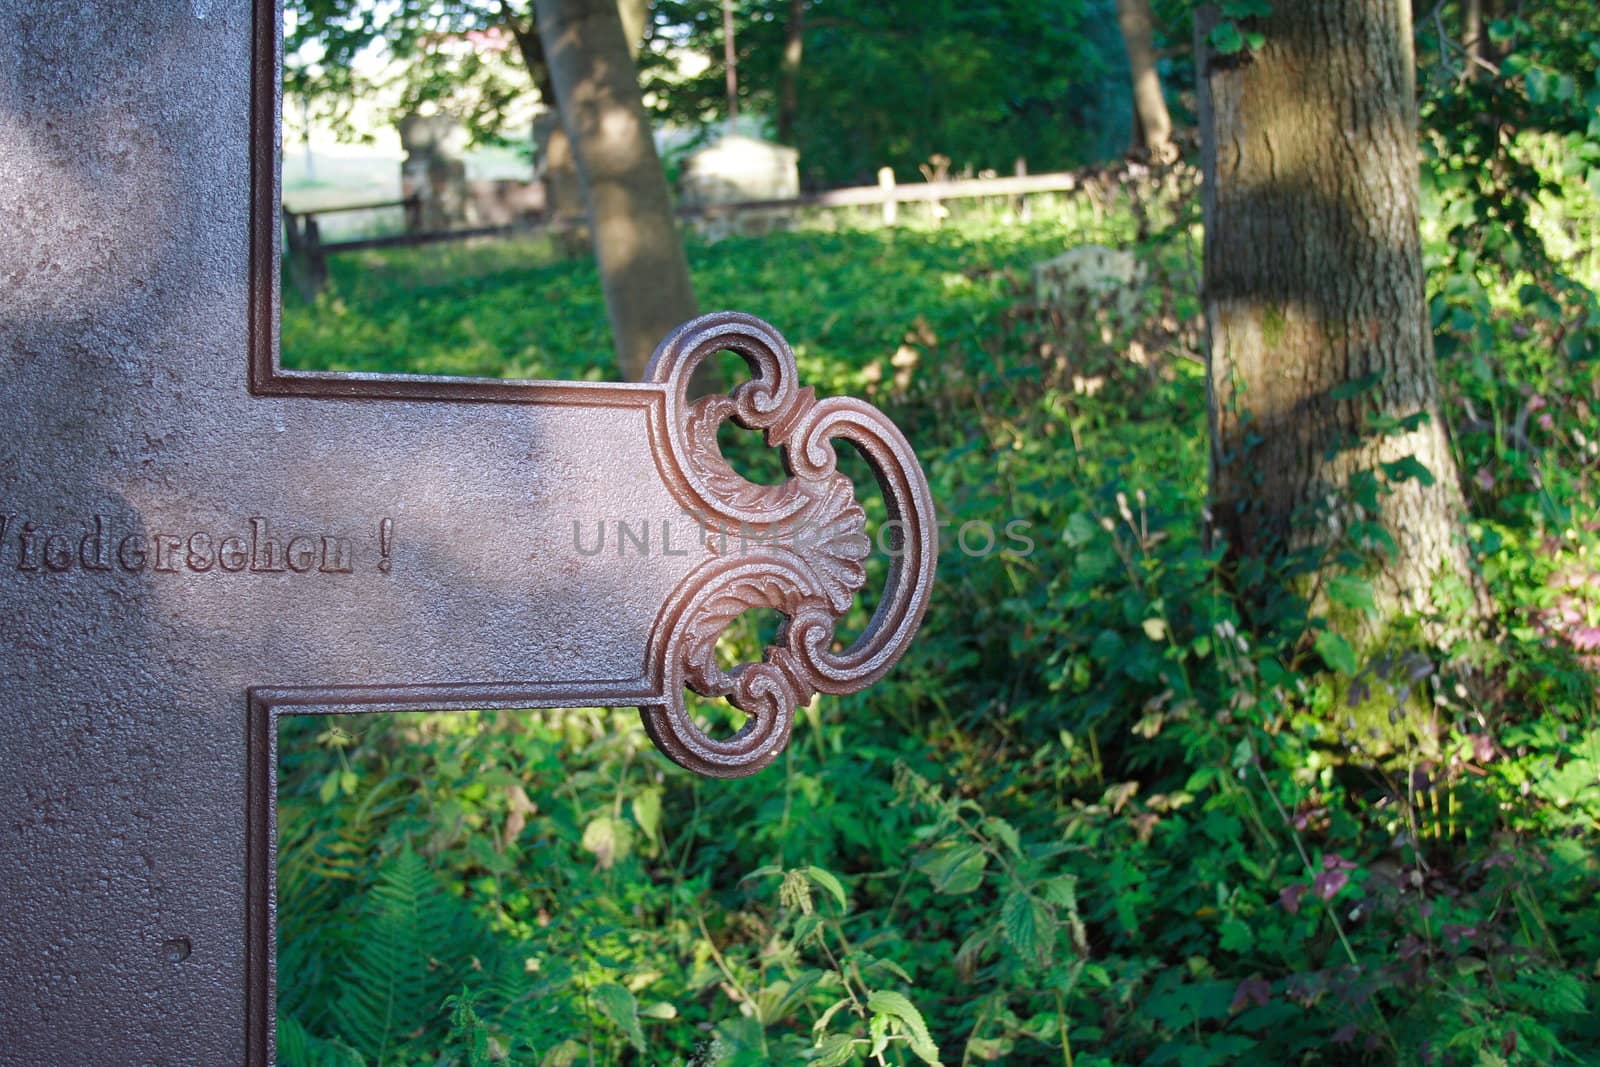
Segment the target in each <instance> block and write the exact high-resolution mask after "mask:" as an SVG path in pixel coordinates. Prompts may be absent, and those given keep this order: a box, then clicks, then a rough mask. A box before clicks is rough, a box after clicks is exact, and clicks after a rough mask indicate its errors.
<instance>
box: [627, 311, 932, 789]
mask: <svg viewBox="0 0 1600 1067" xmlns="http://www.w3.org/2000/svg"><path fill="white" fill-rule="evenodd" d="M722 350H728V351H732V352H735V353H737V354H738V355H740V356H741V357H743V358H744V360H745V362H746V364H748V366H749V368H750V372H751V378H750V380H749V381H746V382H744V383H743V384H742V385H740V386H739V387H738V388H737V389H735V390H734V391H733V392H732V393H731V394H730V395H726V396H708V397H702V398H701V399H699V400H696V401H694V402H692V403H691V402H690V401H689V400H688V398H687V393H686V390H687V386H688V382H689V377H690V375H691V374H693V372H694V369H695V368H696V367H697V366H698V365H699V364H700V363H701V362H702V361H703V360H705V359H707V358H709V357H710V356H711V355H713V354H714V353H716V352H719V351H722ZM647 378H648V380H649V381H651V382H655V383H658V384H660V385H662V386H664V387H665V389H666V412H665V414H666V418H665V420H664V431H665V436H666V444H667V451H668V452H669V453H670V456H671V459H672V462H673V463H674V464H675V467H676V469H675V470H673V471H672V472H670V473H669V481H670V482H671V483H673V484H674V485H675V487H676V488H677V489H678V490H679V491H680V492H681V493H682V494H683V495H684V497H685V498H686V501H685V502H686V503H687V504H688V505H689V507H690V508H691V510H693V511H695V512H697V513H698V515H699V516H700V517H701V518H702V521H703V522H704V524H705V527H706V530H707V546H708V548H710V549H711V551H712V553H713V556H712V558H711V559H709V560H707V561H706V562H705V563H703V564H702V565H701V566H699V567H698V568H696V569H695V570H694V571H693V572H692V573H691V574H690V575H689V576H688V578H687V579H685V581H684V583H683V585H682V587H681V588H680V589H679V590H678V591H677V592H676V594H675V595H674V596H673V597H672V598H671V599H669V600H668V602H667V604H666V605H665V606H664V607H663V609H662V612H661V614H660V616H659V617H658V618H657V620H656V624H655V628H654V630H653V632H652V635H651V640H650V650H649V663H650V664H651V667H652V669H653V670H654V671H655V672H656V674H657V677H656V681H658V682H659V683H660V686H661V690H660V691H661V692H662V693H663V694H664V696H663V702H662V703H661V704H659V705H652V706H646V707H643V708H641V709H640V714H641V715H642V717H643V719H644V724H645V729H646V731H648V733H649V735H650V737H651V739H652V740H653V741H654V742H655V743H656V745H657V747H659V748H660V749H661V750H662V751H663V752H664V753H666V754H667V755H668V756H669V757H670V758H671V759H673V760H674V761H676V762H677V763H679V764H681V765H683V766H684V767H687V768H689V769H690V770H694V771H697V772H699V773H701V774H705V775H709V776H712V777H719V778H732V777H740V776H743V775H747V774H753V773H755V772H756V771H758V770H760V769H761V768H762V767H765V766H766V765H767V764H768V763H770V762H771V761H772V760H773V759H774V758H775V757H776V756H777V754H778V753H779V752H781V751H782V750H783V746H784V744H785V743H786V742H787V740H788V737H789V731H790V729H791V728H792V726H793V723H794V711H795V708H796V707H798V706H800V705H802V704H805V703H806V702H808V701H809V700H810V699H811V698H812V697H813V696H814V695H816V694H817V693H834V694H843V693H853V692H856V691H858V690H860V689H863V688H865V687H866V686H868V685H870V684H872V683H873V682H875V681H877V680H878V679H879V678H881V677H883V675H884V674H885V673H886V672H887V671H888V670H889V668H890V667H892V666H893V665H894V663H895V661H896V660H898V659H899V658H900V655H901V654H902V653H903V652H904V651H905V649H906V646H907V644H909V642H910V640H911V637H912V635H913V634H914V633H915V632H916V629H917V626H918V624H919V623H920V622H921V621H922V614H923V612H924V610H925V609H926V607H927V600H928V594H929V591H930V589H931V587H932V584H933V572H934V562H935V555H936V550H937V543H936V541H937V530H936V528H935V525H934V521H933V501H932V497H931V495H930V494H929V492H928V483H927V480H926V479H925V478H924V477H923V474H922V470H921V468H920V467H919V466H918V465H917V461H916V456H915V455H914V454H913V453H912V451H911V446H910V445H909V444H908V443H907V442H906V439H905V437H904V436H903V435H902V434H901V433H900V431H899V430H898V429H896V427H895V426H894V424H893V423H891V422H890V421H889V420H888V419H887V418H886V417H885V416H884V415H883V413H882V412H880V411H878V410H877V409H876V408H874V407H872V406H871V405H870V404H867V403H864V402H862V401H859V400H853V399H849V398H843V397H840V398H830V399H826V400H819V399H817V396H816V393H815V391H814V390H812V389H810V388H805V389H802V388H800V387H799V386H798V384H797V382H796V378H797V372H796V369H795V361H794V354H793V352H791V351H790V349H789V345H788V343H787V342H785V341H784V339H783V337H782V336H780V335H779V333H778V332H777V331H776V330H775V329H773V328H772V327H771V326H770V325H768V324H767V323H765V322H763V321H762V320H760V319H758V318H755V317H754V316H752V315H744V314H740V313H737V312H722V313H719V314H714V315H706V316H703V317H701V318H698V319H695V320H694V321H693V322H690V323H688V324H686V325H684V326H683V327H681V328H679V329H678V330H677V332H675V333H674V334H672V336H670V337H668V338H667V339H666V340H665V341H664V342H662V344H661V346H660V347H659V348H658V349H657V350H656V353H655V355H654V356H653V357H652V359H651V361H650V367H649V370H648V371H647ZM729 420H732V421H733V422H735V423H736V424H738V425H740V426H742V427H744V428H746V429H750V430H760V431H763V432H764V433H765V436H766V442H767V444H768V445H769V446H771V447H774V448H777V449H779V450H780V451H781V453H782V455H783V460H784V466H785V468H786V469H787V470H788V472H789V475H790V477H789V478H788V479H787V480H786V481H784V482H783V483H781V484H779V485H770V486H769V485H758V484H756V483H754V482H751V481H749V480H747V479H746V478H744V477H743V476H742V475H740V474H739V473H738V472H736V471H735V470H733V468H732V467H731V466H729V464H728V462H727V460H726V459H725V458H723V455H722V451H721V449H720V448H719V447H718V445H717V430H718V428H719V427H720V426H721V425H722V423H723V422H725V421H729ZM841 438H842V439H844V440H847V441H849V442H851V443H852V444H853V445H855V447H856V448H857V449H858V450H859V451H860V452H861V454H862V456H863V457H865V459H866V461H867V463H868V465H869V466H870V467H871V468H872V471H873V473H874V475H875V476H876V478H877V481H878V486H879V488H880V490H881V491H882V493H883V496H884V501H885V504H886V505H887V509H888V517H889V522H888V524H887V526H886V527H885V533H886V534H887V535H888V538H889V540H890V543H889V545H888V548H889V550H890V554H891V555H892V556H893V557H894V566H892V567H891V568H890V571H889V577H888V581H887V585H886V587H885V589H884V593H883V597H882V599H881V600H880V601H879V604H878V608H877V610H876V611H875V612H874V614H873V616H872V619H871V621H870V622H869V623H868V625H867V628H866V630H865V632H863V633H862V634H861V636H860V637H858V638H857V639H856V640H855V641H854V642H853V643H852V644H851V645H850V646H849V647H848V648H844V649H842V650H835V647H834V646H835V644H836V642H835V640H834V623H835V621H836V620H837V619H838V618H839V617H840V616H842V615H843V614H844V613H845V612H846V611H847V610H849V607H850V602H851V600H852V599H853V598H854V596H855V594H856V593H857V592H858V591H859V590H860V589H861V587H862V585H863V584H864V583H865V581H866V570H865V566H864V564H865V560H866V557H867V554H868V552H869V550H870V548H871V544H870V542H869V540H868V538H867V534H866V516H865V513H864V512H863V511H862V509H861V505H860V504H859V503H857V501H856V499H855V487H854V486H853V484H852V483H851V481H850V479H849V478H848V477H847V476H845V475H844V474H842V473H840V472H839V470H838V457H837V454H836V453H835V451H834V445H833V442H834V441H835V440H837V439H841ZM755 608H773V609H775V610H777V611H779V612H781V613H782V614H783V616H784V619H785V621H784V624H783V626H782V627H781V629H780V631H779V633H778V637H777V642H776V644H774V645H772V646H771V647H769V648H768V649H766V651H765V654H764V656H763V658H762V660H761V662H759V663H750V664H744V665H742V666H739V667H736V668H734V669H733V670H731V671H725V670H723V669H722V668H721V667H719V666H718V664H717V662H716V643H717V638H718V636H719V635H720V634H721V633H722V631H723V630H724V629H725V628H726V627H727V626H728V624H729V623H730V622H732V621H733V620H734V619H735V618H737V617H738V616H739V615H740V614H742V613H743V612H746V611H749V610H752V609H755ZM685 687H688V688H690V689H693V690H694V691H695V692H697V693H700V694H702V695H705V696H721V697H726V698H727V699H728V701H729V702H730V703H732V704H733V705H734V706H735V707H737V708H739V709H740V710H742V711H744V712H745V713H746V714H747V715H748V716H749V721H748V722H746V723H745V725H744V727H743V728H742V729H741V730H740V731H739V732H738V733H737V734H735V735H734V736H733V737H731V738H727V739H725V740H722V739H716V738H712V737H710V736H709V735H707V734H706V733H705V731H703V730H702V729H700V727H699V726H697V725H696V724H695V722H694V720H693V719H692V718H691V717H690V715H689V713H688V711H687V708H686V707H685V703H684V698H683V691H684V688H685Z"/></svg>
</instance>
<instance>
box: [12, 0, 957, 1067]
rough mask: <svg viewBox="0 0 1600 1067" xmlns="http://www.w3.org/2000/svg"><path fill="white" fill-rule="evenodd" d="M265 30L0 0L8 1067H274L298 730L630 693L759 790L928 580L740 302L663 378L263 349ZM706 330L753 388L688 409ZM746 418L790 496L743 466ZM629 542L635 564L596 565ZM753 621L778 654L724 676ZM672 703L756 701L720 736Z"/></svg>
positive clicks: (158, 12) (268, 162) (700, 763)
mask: <svg viewBox="0 0 1600 1067" xmlns="http://www.w3.org/2000/svg"><path fill="white" fill-rule="evenodd" d="M278 20H279V13H278V10H277V7H276V6H275V4H274V3H272V2H271V0H262V2H260V3H259V4H257V5H256V6H255V7H254V8H253V9H252V7H251V6H250V5H249V4H248V3H247V2H245V0H161V2H157V3H152V4H143V5H133V6H129V5H122V4H111V3H104V2H100V3H90V4H84V3H81V2H77V0H74V2H72V3H68V2H65V0H46V2H38V0H27V2H24V0H0V279H3V280H0V398H3V405H4V406H3V411H4V413H5V416H4V423H3V426H0V811H3V812H4V813H5V815H4V818H3V820H0V1063H5V1064H29V1065H38V1064H53V1063H72V1064H80V1063H105V1062H118V1063H120V1062H128V1063H137V1064H185V1065H189V1064H205V1065H217V1064H222V1065H225V1064H238V1063H250V1064H255V1065H261V1064H266V1063H270V1062H271V1060H272V1031H273V1027H272V1004H273V996H274V973H273V946H274V927H273V914H274V900H275V898H274V882H273V878H274V871H275V831H276V826H275V801H274V797H275V786H276V782H275V774H276V743H277V729H276V724H277V721H278V718H279V717H280V716H282V715H285V714H336V713H344V712H352V711H375V710H430V709H452V708H523V707H558V706H574V705H610V706H628V705H636V706H638V707H639V708H640V709H641V714H642V716H643V719H644V723H645V727H646V730H647V731H648V732H649V735H650V736H651V738H652V739H654V740H655V742H656V743H657V744H658V745H659V746H660V747H661V748H662V750H663V751H664V752H666V753H667V754H668V755H669V756H670V757H671V758H673V759H674V760H676V761H678V762H679V763H681V764H683V765H685V766H687V767H689V768H691V769H693V770H696V771H698V772H700V773H703V774H713V775H734V774H743V773H749V772H751V771H753V770H755V769H757V768H759V767H761V766H763V765H765V764H766V763H767V762H769V761H770V760H771V759H772V758H773V757H774V756H775V755H776V754H777V752H778V751H780V749H781V747H782V745H783V742H784V740H785V739H786V738H787V736H788V732H789V728H790V723H791V721H792V715H793V711H794V708H795V706H796V704H797V703H800V702H802V701H804V700H806V699H808V698H809V697H810V696H811V695H812V694H813V693H815V692H828V693H840V692H848V691H851V690H854V689H858V688H860V687H862V686H864V685H867V684H869V683H871V682H872V681H873V680H875V679H877V678H879V677H881V676H882V674H883V673H884V672H885V671H886V670H888V669H889V667H890V666H891V665H892V663H893V662H894V661H895V659H896V658H897V657H898V656H899V655H900V654H901V652H902V651H903V650H904V648H905V646H906V643H907V641H909V640H910V638H911V635H912V633H913V631H914V630H915V628H916V626H917V624H918V621H919V620H920V618H921V615H922V612H923V609H924V607H925V605H926V602H927V596H928V591H929V587H930V583H931V580H932V576H933V566H934V547H935V542H934V538H935V530H934V526H933V523H932V521H931V503H930V500H929V496H928V489H927V485H926V483H925V481H924V480H923V477H922V474H921V472H920V471H919V469H918V467H917V464H916V461H915V459H914V457H913V456H912V454H911V451H910V449H909V448H908V446H907V445H906V442H905V441H904V439H903V438H902V437H901V436H900V434H899V433H898V432H897V431H896V430H895V429H894V427H893V426H891V425H890V424H889V423H888V422H887V421H885V420H884V418H883V417H882V416H881V415H880V414H879V413H877V412H876V411H875V410H873V409H872V408H871V407H869V406H867V405H865V404H861V403H858V402H856V401H852V400H842V399H828V400H819V399H817V398H816V397H815V396H814V395H813V394H812V392H811V391H810V390H807V389H802V388H800V387H799V385H798V383H797V381H796V375H795V366H794V361H793V358H792V356H791V354H790V352H789V350H788V347H787V346H786V345H785V344H784V342H783V340H782V339H781V338H780V337H779V336H778V334H777V333H776V332H775V331H774V330H773V329H772V328H771V327H769V326H767V325H766V324H764V323H762V322H760V321H759V320H757V319H754V318H752V317H749V316H745V315H735V314H729V315H719V316H711V317H708V318H705V319H701V320H698V321H696V322H694V323H691V324H689V325H688V326H686V327H684V328H683V329H682V330H681V331H679V332H678V333H677V334H675V335H674V336H673V337H672V338H669V339H668V340H667V341H666V342H665V343H664V344H663V346H662V348H661V350H660V351H659V352H658V354H657V356H656V358H655V360H654V362H653V364H652V367H651V371H650V380H649V381H647V382H643V383H633V384H584V383H562V382H505V381H487V380H472V379H430V378H416V377H401V376H371V375H350V374H345V375H339V374H304V373H296V372H291V371H285V370H283V369H282V368H280V367H279V365H278V361H277V355H276V350H277V335H276V330H277V315H276V309H277V289H276V286H277V270H276V267H277V258H278V247H277V234H278V226H277V220H276V210H277V204H278V186H277V168H276V162H275V145H276V143H277V121H278V120H277V114H278V100H277V77H278V76H277V67H276V64H277V53H278V40H277V35H278ZM251 27H253V29H252V28H251ZM249 86H253V92H252V91H250V90H248V89H247V87H249ZM719 348H730V349H733V350H734V351H737V352H738V353H740V354H741V355H742V356H744V358H745V359H746V361H747V362H748V363H749V364H750V367H751V370H752V378H751V380H750V381H749V382H747V383H745V384H743V385H742V386H740V387H739V388H738V389H737V390H736V391H735V392H734V393H733V395H732V396H731V397H713V398H706V399H702V400H699V401H697V402H695V403H692V404H691V403H689V402H688V401H687V400H686V399H685V395H684V385H685V382H686V381H687V379H688V375H689V373H690V372H691V371H692V370H693V367H694V365H695V364H696V363H697V362H698V361H699V360H701V359H703V358H705V356H706V355H707V354H709V353H710V352H713V351H715V350H717V349H719ZM729 418H731V419H733V420H734V421H736V422H738V423H739V424H741V425H744V426H747V427H750V428H752V429H756V430H759V431H762V432H764V433H765V435H766V439H767V441H768V442H769V443H770V444H771V445H773V446H774V447H778V448H781V449H783V450H784V452H785V455H786V457H787V463H788V466H789V469H790V472H791V475H792V476H791V478H790V480H789V481H787V482H785V483H784V484H783V485H781V486H776V487H773V486H757V485H753V484H751V483H749V482H746V481H745V480H744V479H742V478H740V477H739V476H738V475H736V474H734V472H733V471H732V470H731V469H729V468H728V466H727V464H726V463H725V462H724V461H723V460H722V457H721V455H720V453H719V451H718V450H717V447H716V426H717V424H718V423H720V422H721V421H722V420H724V419H729ZM835 438H843V439H846V440H849V441H851V442H853V443H854V444H855V445H856V446H857V447H858V448H859V449H860V450H861V451H862V453H863V454H864V455H865V456H866V457H867V459H868V461H869V463H870V464H871V465H872V466H873V469H874V470H875V471H876V473H877V477H878V481H879V484H880V486H881V487H882V490H883V493H884V496H885V498H886V500H887V502H888V507H889V512H890V515H891V517H892V518H894V519H895V520H897V525H896V527H895V534H894V536H895V539H896V544H897V545H898V546H899V548H900V551H899V552H897V553H896V554H895V560H894V562H893V565H892V566H891V568H890V579H889V585H888V588H887V589H886V590H885V592H884V594H883V597H882V600H881V603H880V605H879V607H878V609H877V612H876V614H875V616H874V618H873V620H872V622H871V624H870V625H869V627H868V629H867V630H866V632H865V633H864V634H863V635H862V636H861V637H860V638H859V639H858V640H857V641H856V642H855V643H853V644H852V645H851V646H850V647H848V648H846V649H843V650H842V651H840V650H836V649H835V648H834V645H835V642H834V640H833V632H832V626H833V621H834V619H835V618H836V617H837V616H838V615H840V614H841V613H842V612H843V611H844V610H845V608H846V607H847V606H848V604H849V602H850V600H851V598H852V597H853V596H854V594H855V593H856V591H857V590H858V589H859V588H860V586H861V585H862V582H863V579H864V572H863V570H862V567H861V561H862V558H863V556H864V555H865V553H866V551H867V548H868V545H867V543H866V540H865V537H864V531H863V521H862V513H861V510H860V508H859V506H858V505H857V504H856V503H855V501H854V498H853V492H852V489H851V486H850V483H849V482H848V480H846V479H845V478H844V477H843V476H842V475H841V474H839V473H838V472H837V471H836V470H835V464H834V453H833V446H832V444H831V443H830V441H831V440H832V439H835ZM619 522H620V523H625V524H627V526H628V528H629V530H630V531H632V532H633V533H634V535H635V536H636V537H637V535H638V534H639V532H640V531H643V532H644V536H645V537H646V538H647V541H646V543H647V544H648V546H649V547H648V549H642V548H640V546H639V545H638V544H637V542H636V541H635V542H629V543H628V544H627V545H622V544H621V543H620V542H618V541H617V540H616V539H613V540H612V541H611V542H610V543H609V544H608V545H607V546H606V548H605V549H604V550H603V551H600V552H595V551H593V550H592V549H593V545H592V542H593V540H594V534H593V531H594V530H595V529H597V524H598V523H610V524H613V530H615V526H614V524H616V523H619ZM702 524H703V526H702ZM702 531H704V532H702ZM796 534H798V535H799V536H791V535H796ZM619 553H620V554H619ZM752 607H773V608H777V609H778V610H780V611H782V612H783V613H784V614H785V615H786V616H787V618H788V622H787V624H786V625H785V627H784V629H783V632H782V634H781V636H780V638H779V641H778V644H777V645H776V646H775V647H774V648H772V649H770V650H768V653H767V655H766V657H765V659H764V661H763V662H762V663H759V664H752V665H748V666H746V667H743V668H741V669H738V670H735V671H732V672H724V671H721V670H719V669H718V667H717V665H716V663H715V660H714V658H713V645H714V643H715V638H716V635H717V633H718V632H719V631H720V630H721V628H722V627H723V626H724V625H725V624H726V623H727V622H728V621H729V620H731V619H732V618H733V617H734V616H736V615H737V614H738V613H739V612H741V611H743V610H746V609H749V608H752ZM685 686H688V687H690V688H694V689H697V690H699V691H701V692H704V693H708V694H720V695H726V696H727V697H729V699H731V700H732V701H733V702H734V703H735V704H737V705H738V706H740V707H742V708H744V709H745V710H746V711H748V712H749V713H750V721H749V723H748V724H747V726H746V727H745V728H744V729H743V730H742V731H741V732H740V733H739V734H738V735H737V736H735V737H733V738H731V739H721V740H719V739H714V738H710V737H707V736H705V735H704V734H703V733H702V732H701V731H700V730H699V729H698V728H697V727H696V726H695V725H694V723H693V721H692V720H691V719H690V718H689V716H688V715H687V714H686V712H685V709H684V704H683V690H684V687H685Z"/></svg>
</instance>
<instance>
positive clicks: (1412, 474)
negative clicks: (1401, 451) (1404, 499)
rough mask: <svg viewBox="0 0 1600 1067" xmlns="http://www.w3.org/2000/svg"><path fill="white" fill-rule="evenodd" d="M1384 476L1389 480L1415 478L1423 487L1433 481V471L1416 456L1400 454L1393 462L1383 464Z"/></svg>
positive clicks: (1399, 480) (1402, 480) (1397, 480)
mask: <svg viewBox="0 0 1600 1067" xmlns="http://www.w3.org/2000/svg"><path fill="white" fill-rule="evenodd" d="M1383 474H1384V477H1386V478H1388V479H1389V480H1390V481H1391V482H1405V481H1410V480H1411V479H1412V478H1415V479H1416V480H1417V481H1419V482H1421V483H1422V484H1423V486H1424V487H1427V486H1430V485H1432V484H1433V483H1434V477H1433V472H1432V471H1430V470H1429V469H1428V468H1427V467H1426V466H1424V465H1423V463H1422V461H1421V460H1419V459H1418V458H1417V457H1416V456H1401V457H1400V458H1399V459H1397V460H1395V461H1394V462H1393V463H1385V464H1384V465H1383Z"/></svg>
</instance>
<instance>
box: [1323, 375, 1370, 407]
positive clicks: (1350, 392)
mask: <svg viewBox="0 0 1600 1067" xmlns="http://www.w3.org/2000/svg"><path fill="white" fill-rule="evenodd" d="M1382 381H1383V375H1382V374H1379V373H1378V372H1377V371H1373V372H1372V373H1371V374H1363V375H1362V376H1361V377H1359V378H1352V379H1351V380H1350V381H1348V382H1340V383H1339V384H1338V385H1336V386H1334V387H1333V388H1332V389H1329V390H1328V399H1329V400H1352V399H1354V398H1355V397H1358V396H1360V395H1361V394H1362V393H1367V392H1371V391H1372V390H1373V389H1376V388H1377V387H1378V384H1379V383H1380V382H1382Z"/></svg>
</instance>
